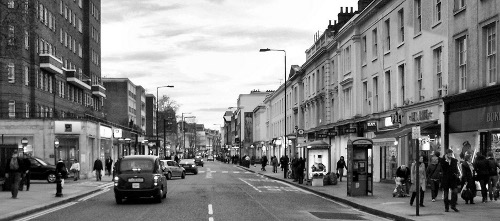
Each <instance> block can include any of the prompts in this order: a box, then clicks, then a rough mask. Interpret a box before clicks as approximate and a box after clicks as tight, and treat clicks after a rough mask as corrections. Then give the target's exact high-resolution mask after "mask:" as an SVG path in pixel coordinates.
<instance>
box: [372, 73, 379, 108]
mask: <svg viewBox="0 0 500 221" xmlns="http://www.w3.org/2000/svg"><path fill="white" fill-rule="evenodd" d="M373 112H378V77H374V78H373Z"/></svg>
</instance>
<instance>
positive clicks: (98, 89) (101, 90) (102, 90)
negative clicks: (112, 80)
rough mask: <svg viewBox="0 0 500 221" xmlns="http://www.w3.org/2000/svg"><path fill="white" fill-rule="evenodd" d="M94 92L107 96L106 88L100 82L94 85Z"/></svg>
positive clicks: (103, 96)
mask: <svg viewBox="0 0 500 221" xmlns="http://www.w3.org/2000/svg"><path fill="white" fill-rule="evenodd" d="M92 94H93V95H96V96H100V97H102V98H106V88H104V86H102V85H100V84H94V85H92Z"/></svg>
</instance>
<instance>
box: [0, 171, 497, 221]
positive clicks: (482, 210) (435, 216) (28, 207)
mask: <svg viewBox="0 0 500 221" xmlns="http://www.w3.org/2000/svg"><path fill="white" fill-rule="evenodd" d="M241 168H243V169H246V170H248V171H250V172H255V173H258V174H261V175H263V176H266V177H268V178H270V179H275V180H281V181H284V182H287V183H289V184H292V185H294V186H296V187H299V188H302V189H306V190H310V191H312V192H314V193H316V194H317V195H319V196H322V197H325V198H328V199H333V200H336V201H339V202H341V203H344V204H346V205H349V206H353V207H355V208H358V209H360V210H362V211H365V212H369V213H372V214H375V215H378V216H383V217H387V218H389V219H393V220H439V221H442V220H457V221H458V220H498V217H500V210H499V208H500V201H490V202H488V203H485V204H483V203H480V199H479V198H478V197H476V198H475V199H476V204H474V205H465V203H464V201H463V200H462V199H459V200H458V203H459V205H458V206H457V207H458V208H459V209H460V212H458V213H457V212H453V211H451V212H447V213H446V212H444V203H443V200H442V199H441V195H442V194H441V193H442V192H440V193H439V197H438V199H437V200H436V202H431V198H430V190H427V191H426V193H425V197H424V205H425V206H426V207H424V208H420V216H416V211H415V209H416V208H415V206H410V205H409V201H410V198H409V197H403V198H398V197H395V198H394V197H392V191H393V189H394V184H387V183H373V190H374V194H373V196H372V195H369V196H362V197H350V196H347V182H346V181H345V180H344V182H339V183H338V184H337V185H328V186H311V185H307V184H306V183H305V182H304V184H298V183H297V182H293V181H292V180H291V179H284V178H283V172H281V171H278V173H272V172H271V171H272V168H271V167H267V171H261V170H260V166H256V167H254V166H251V167H250V168H246V167H241ZM202 170H203V168H200V171H202ZM111 186H112V182H111V177H109V176H105V177H103V180H102V181H95V179H87V180H78V181H73V180H72V179H67V180H66V183H65V185H64V188H63V190H62V192H63V197H55V192H56V185H55V184H48V183H47V182H46V181H32V184H31V188H30V191H21V192H19V194H18V199H11V193H10V192H9V191H1V192H0V221H2V220H13V219H16V218H20V217H22V216H25V215H27V214H31V213H34V212H37V211H41V210H44V209H48V208H52V207H55V206H58V205H61V204H63V203H66V202H70V201H73V200H76V199H78V198H82V197H84V196H87V195H90V194H92V193H96V192H98V191H99V190H101V189H103V188H105V187H111ZM459 197H460V196H459Z"/></svg>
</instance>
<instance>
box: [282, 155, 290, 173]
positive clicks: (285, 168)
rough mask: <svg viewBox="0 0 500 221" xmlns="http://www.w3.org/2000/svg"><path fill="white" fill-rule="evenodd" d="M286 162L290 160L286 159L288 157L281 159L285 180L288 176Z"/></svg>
mask: <svg viewBox="0 0 500 221" xmlns="http://www.w3.org/2000/svg"><path fill="white" fill-rule="evenodd" d="M288 162H290V160H289V159H288V156H287V155H285V157H284V158H283V164H284V165H283V170H284V173H283V174H284V178H285V179H286V178H287V174H288Z"/></svg>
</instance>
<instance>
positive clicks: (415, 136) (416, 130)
mask: <svg viewBox="0 0 500 221" xmlns="http://www.w3.org/2000/svg"><path fill="white" fill-rule="evenodd" d="M411 136H412V137H413V139H418V138H420V126H418V125H417V126H415V127H412V128H411Z"/></svg>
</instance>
